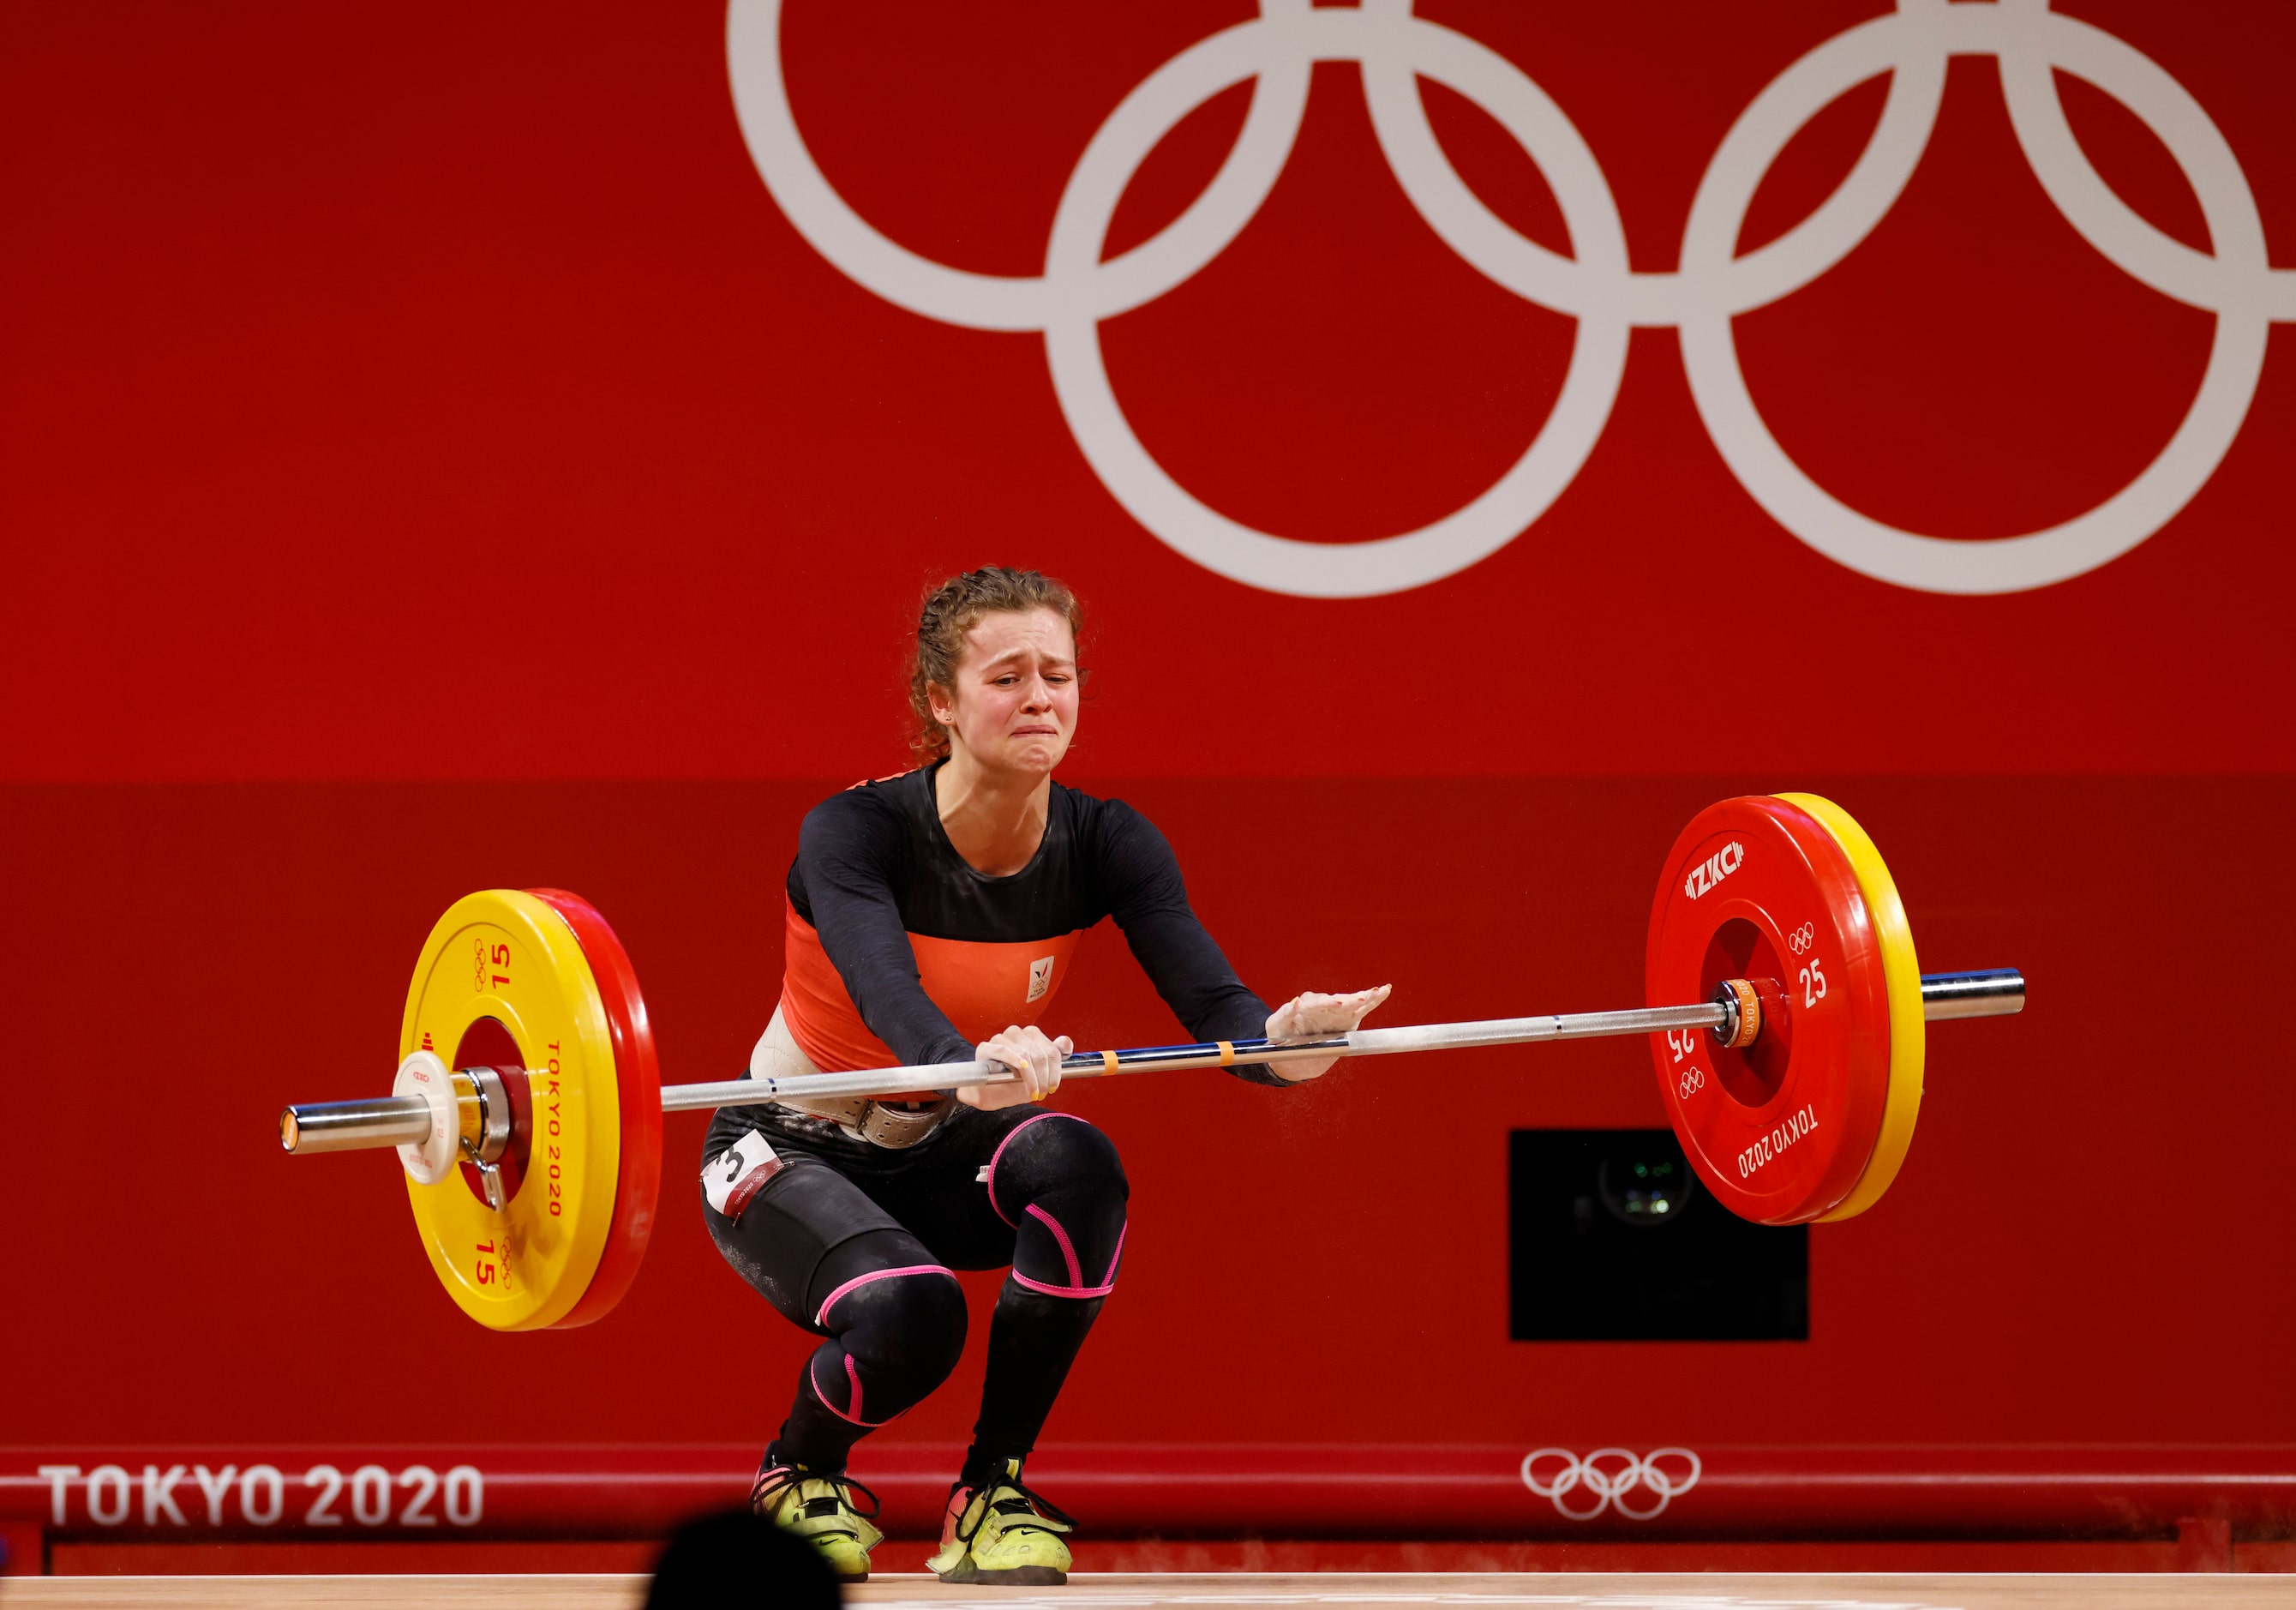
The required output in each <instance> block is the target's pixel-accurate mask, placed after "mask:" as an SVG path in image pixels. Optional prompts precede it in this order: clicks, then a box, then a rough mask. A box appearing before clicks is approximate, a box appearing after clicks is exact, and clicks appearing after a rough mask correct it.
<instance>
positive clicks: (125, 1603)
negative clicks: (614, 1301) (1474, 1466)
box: [0, 1572, 2296, 1610]
mask: <svg viewBox="0 0 2296 1610" xmlns="http://www.w3.org/2000/svg"><path fill="white" fill-rule="evenodd" d="M645 1585H646V1579H645V1578H644V1577H642V1576H207V1577H189V1576H114V1577H9V1578H0V1605H4V1606H10V1607H11V1610H13V1607H14V1606H36V1605H70V1606H78V1607H79V1610H113V1607H117V1610H150V1607H151V1606H163V1605H165V1606H185V1607H186V1610H209V1607H210V1606H212V1607H214V1610H224V1607H225V1606H232V1607H234V1610H236V1607H238V1606H247V1607H248V1610H285V1607H287V1606H399V1605H403V1606H409V1607H410V1610H413V1607H414V1606H422V1610H635V1607H636V1606H640V1605H642V1604H643V1603H644V1599H645ZM847 1602H848V1603H850V1604H861V1605H874V1606H918V1607H919V1610H927V1607H931V1610H947V1606H953V1605H963V1604H979V1603H988V1604H993V1605H995V1606H998V1607H999V1610H1017V1607H1018V1606H1045V1610H1088V1607H1089V1610H1158V1607H1159V1606H1204V1607H1205V1610H1221V1607H1224V1606H1234V1607H1236V1610H1257V1607H1259V1606H1292V1605H1297V1606H1344V1607H1345V1610H1378V1607H1379V1606H1388V1605H1393V1606H1422V1605H1456V1606H1467V1607H1468V1610H1480V1607H1481V1606H1488V1607H1489V1610H1502V1607H1503V1606H1524V1607H1526V1610H1532V1607H1536V1610H1570V1607H1571V1606H1595V1607H1598V1610H1599V1607H1601V1606H1614V1607H1615V1610H2185V1606H2193V1607H2194V1610H2217V1607H2218V1606H2224V1607H2225V1610H2251V1606H2253V1607H2255V1610H2262V1607H2263V1606H2288V1607H2289V1610H2296V1576H2198V1575H2192V1576H2173V1575H2141V1576H2140V1575H2128V1576H2073V1575H2046V1576H2043V1575H2029V1576H1891V1575H1883V1574H1879V1573H1876V1574H1871V1575H1860V1574H1852V1575H1817V1574H1810V1575H1804V1576H1734V1575H1724V1574H1720V1573H1715V1574H1704V1573H1701V1574H1698V1575H1666V1576H1649V1575H1626V1574H1603V1575H1582V1574H1570V1575H1566V1574H1563V1573H1538V1574H1525V1575H1508V1576H1498V1575H1491V1576H1470V1575H1411V1574H1406V1573H1394V1574H1389V1575H1380V1576H1347V1575H1341V1574H1338V1573H1317V1574H1314V1575H1299V1576H1287V1575H1272V1574H1271V1575H1259V1574H1254V1573H1245V1572H1237V1573H1228V1574H1224V1575H1218V1576H1181V1575H1170V1576H1117V1575H1096V1574H1089V1573H1079V1574H1078V1575H1077V1576H1076V1577H1075V1578H1073V1579H1072V1580H1071V1581H1070V1583H1069V1585H1068V1586H1067V1587H1065V1588H1033V1589H1030V1588H1021V1589H995V1588H951V1587H946V1586H944V1585H943V1584H941V1583H940V1582H938V1581H934V1580H933V1579H932V1578H931V1577H928V1576H898V1575H889V1576H880V1577H879V1578H877V1579H876V1580H875V1581H871V1582H869V1583H866V1584H865V1585H864V1586H862V1587H860V1588H857V1589H853V1590H851V1591H850V1592H849V1594H848V1595H847Z"/></svg>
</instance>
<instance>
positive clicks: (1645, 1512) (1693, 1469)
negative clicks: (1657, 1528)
mask: <svg viewBox="0 0 2296 1610" xmlns="http://www.w3.org/2000/svg"><path fill="white" fill-rule="evenodd" d="M1661 1461H1664V1462H1665V1463H1666V1464H1667V1465H1670V1466H1673V1467H1674V1468H1675V1469H1676V1470H1677V1471H1679V1472H1680V1474H1678V1475H1677V1474H1669V1472H1668V1471H1667V1470H1665V1469H1662V1468H1661ZM1542 1462H1545V1463H1547V1464H1549V1465H1553V1464H1554V1463H1556V1462H1559V1463H1560V1466H1561V1467H1560V1468H1559V1469H1555V1470H1554V1472H1553V1474H1550V1475H1545V1476H1542V1475H1541V1474H1539V1466H1540V1465H1541V1463H1542ZM1705 1469H1706V1466H1705V1465H1704V1464H1703V1463H1702V1461H1701V1460H1700V1459H1699V1457H1698V1456H1697V1455H1696V1454H1694V1453H1693V1452H1692V1451H1691V1450H1689V1449H1687V1448H1658V1449H1653V1450H1651V1451H1650V1452H1649V1453H1647V1454H1636V1453H1634V1452H1633V1451H1631V1450H1628V1449H1624V1448H1597V1449H1596V1450H1595V1451H1594V1452H1592V1453H1590V1454H1588V1455H1587V1457H1586V1458H1583V1459H1582V1458H1579V1456H1578V1455H1577V1454H1575V1453H1572V1452H1571V1451H1570V1450H1569V1449H1567V1448H1541V1449H1538V1450H1536V1451H1534V1452H1531V1453H1528V1454H1525V1455H1524V1456H1523V1459H1522V1484H1523V1485H1524V1486H1526V1487H1528V1488H1529V1489H1530V1490H1531V1491H1533V1492H1535V1493H1537V1494H1538V1496H1539V1497H1540V1498H1543V1499H1550V1500H1552V1501H1553V1503H1554V1507H1555V1509H1556V1510H1557V1511H1558V1512H1560V1513H1561V1514H1562V1515H1564V1516H1568V1517H1569V1518H1570V1519H1571V1520H1574V1521H1591V1520H1593V1519H1594V1518H1595V1516H1598V1515H1601V1514H1602V1513H1603V1511H1604V1510H1605V1509H1615V1510H1617V1511H1618V1512H1619V1513H1620V1515H1622V1516H1626V1517H1627V1518H1628V1520H1634V1521H1648V1520H1654V1519H1656V1518H1657V1517H1658V1516H1661V1515H1662V1514H1664V1513H1665V1511H1666V1507H1667V1505H1669V1503H1671V1502H1673V1501H1674V1500H1675V1499H1678V1498H1680V1497H1681V1496H1682V1495H1683V1494H1684V1493H1685V1492H1688V1491H1690V1490H1691V1489H1692V1488H1693V1487H1695V1486H1697V1485H1698V1478H1699V1477H1700V1476H1701V1475H1702V1474H1705ZM1581 1489H1584V1490H1585V1491H1586V1492H1587V1494H1589V1495H1590V1496H1591V1497H1592V1499H1593V1500H1594V1501H1593V1502H1592V1503H1589V1502H1587V1500H1586V1499H1579V1500H1577V1501H1576V1502H1575V1503H1574V1502H1573V1501H1571V1499H1570V1495H1571V1494H1572V1493H1574V1492H1577V1491H1580V1490H1581ZM1637 1490H1640V1491H1645V1492H1648V1493H1650V1494H1651V1495H1652V1497H1651V1498H1650V1499H1645V1500H1642V1501H1641V1502H1640V1503H1639V1504H1636V1503H1629V1502H1628V1495H1629V1494H1631V1493H1633V1492H1635V1491H1637Z"/></svg>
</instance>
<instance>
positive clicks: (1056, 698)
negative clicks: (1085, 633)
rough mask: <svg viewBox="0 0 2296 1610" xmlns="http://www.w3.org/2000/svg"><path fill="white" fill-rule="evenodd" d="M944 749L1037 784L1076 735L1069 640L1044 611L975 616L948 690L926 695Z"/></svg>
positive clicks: (1062, 625) (1064, 626)
mask: <svg viewBox="0 0 2296 1610" xmlns="http://www.w3.org/2000/svg"><path fill="white" fill-rule="evenodd" d="M933 694H934V696H933V714H934V715H935V717H937V718H938V719H939V720H941V721H942V722H943V723H945V724H946V725H947V727H948V728H949V743H950V744H951V746H952V747H953V748H955V749H959V750H963V751H964V752H966V753H968V754H969V755H970V756H971V758H972V760H974V761H975V762H976V763H978V764H979V765H980V766H981V767H983V768H987V769H988V770H992V771H1017V772H1025V773H1029V774H1031V775H1034V776H1045V775H1046V774H1048V773H1050V772H1051V771H1052V769H1053V768H1054V767H1055V766H1058V765H1059V764H1060V763H1061V757H1062V755H1065V754H1066V753H1068V748H1069V740H1070V738H1072V737H1073V736H1075V735H1076V721H1077V663H1076V637H1075V634H1073V633H1072V632H1070V630H1069V623H1068V622H1067V621H1066V620H1063V619H1062V618H1061V617H1060V616H1059V615H1057V614H1055V613H1054V612H1052V611H1051V610H1029V611H1026V612H1000V613H996V614H992V615H983V616H982V617H981V618H980V620H978V621H976V622H974V624H973V627H972V630H971V631H969V632H967V633H965V635H964V656H963V657H962V658H961V659H960V660H958V661H957V665H956V686H955V687H954V688H951V689H948V690H947V693H946V695H945V694H944V692H943V690H941V689H939V688H936V689H934V690H933Z"/></svg>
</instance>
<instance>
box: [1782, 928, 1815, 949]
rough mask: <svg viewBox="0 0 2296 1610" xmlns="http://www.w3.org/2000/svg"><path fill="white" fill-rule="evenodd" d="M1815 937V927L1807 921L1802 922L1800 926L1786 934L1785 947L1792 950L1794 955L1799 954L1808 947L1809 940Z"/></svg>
mask: <svg viewBox="0 0 2296 1610" xmlns="http://www.w3.org/2000/svg"><path fill="white" fill-rule="evenodd" d="M1816 937H1817V929H1816V927H1815V926H1813V925H1812V924H1808V923H1804V924H1802V925H1801V926H1800V927H1799V928H1797V929H1795V930H1794V931H1793V932H1792V933H1789V934H1787V935H1786V949H1789V950H1791V951H1792V952H1793V953H1794V954H1795V955H1796V956H1800V954H1801V953H1802V952H1803V951H1805V950H1807V949H1809V947H1810V941H1813V940H1815V939H1816Z"/></svg>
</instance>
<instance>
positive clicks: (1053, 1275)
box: [988, 1113, 1131, 1298]
mask: <svg viewBox="0 0 2296 1610" xmlns="http://www.w3.org/2000/svg"><path fill="white" fill-rule="evenodd" d="M1130 1194H1131V1187H1129V1186H1128V1184H1127V1183H1126V1182H1125V1179H1124V1164H1123V1162H1121V1161H1120V1160H1119V1158H1118V1156H1117V1154H1116V1146H1115V1144H1114V1143H1113V1142H1112V1141H1111V1140H1110V1139H1109V1138H1108V1137H1107V1136H1105V1135H1103V1134H1102V1133H1101V1132H1100V1131H1099V1130H1098V1129H1095V1128H1093V1126H1092V1125H1090V1124H1088V1123H1087V1122H1085V1121H1084V1120H1082V1119H1081V1118H1072V1117H1070V1115H1069V1114H1067V1113H1037V1114H1036V1115H1034V1116H1033V1117H1030V1118H1029V1119H1026V1120H1024V1121H1022V1122H1021V1123H1020V1124H1019V1125H1017V1126H1016V1127H1015V1128H1014V1129H1013V1131H1012V1132H1011V1133H1010V1134H1009V1135H1007V1136H1006V1137H1005V1140H1004V1142H1003V1144H1002V1145H1000V1146H998V1147H997V1149H996V1156H995V1157H994V1158H993V1159H992V1160H991V1161H990V1162H989V1165H988V1200H989V1203H990V1204H991V1205H992V1206H994V1207H995V1208H996V1213H997V1216H998V1217H999V1218H1001V1219H1003V1220H1005V1223H1007V1224H1009V1225H1011V1226H1012V1227H1013V1279H1015V1280H1016V1281H1018V1282H1020V1284H1021V1285H1022V1286H1026V1287H1027V1288H1028V1289H1029V1290H1030V1291H1033V1292H1041V1293H1043V1294H1045V1295H1046V1296H1051V1297H1077V1298H1093V1297H1104V1296H1106V1295H1107V1294H1109V1293H1110V1291H1111V1290H1112V1289H1114V1287H1115V1285H1116V1271H1117V1269H1118V1266H1119V1264H1120V1263H1121V1262H1122V1261H1123V1258H1124V1213H1125V1203H1126V1200H1127V1198H1128V1196H1129V1195H1130Z"/></svg>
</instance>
